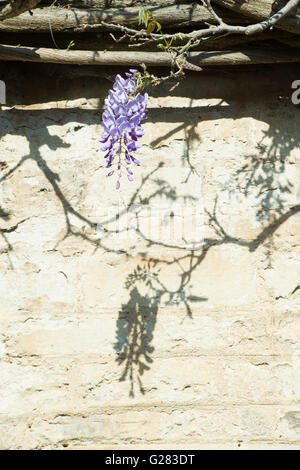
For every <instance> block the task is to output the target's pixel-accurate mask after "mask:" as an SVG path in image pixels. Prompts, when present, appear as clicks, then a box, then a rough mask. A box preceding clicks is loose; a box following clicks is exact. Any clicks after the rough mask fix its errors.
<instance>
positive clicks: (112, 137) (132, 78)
mask: <svg viewBox="0 0 300 470" xmlns="http://www.w3.org/2000/svg"><path fill="white" fill-rule="evenodd" d="M138 75H139V74H138V72H137V71H136V70H133V69H130V70H129V72H128V73H126V76H127V79H124V78H123V77H121V75H117V76H116V79H115V82H114V85H113V89H112V90H110V92H109V94H108V97H107V98H106V99H105V101H104V103H105V108H104V112H103V115H102V129H103V132H102V136H101V138H100V142H101V143H102V144H104V145H103V146H102V147H101V150H102V151H103V152H106V155H105V156H104V158H105V160H106V165H105V168H110V171H109V173H108V174H107V176H112V175H113V174H115V173H116V174H117V182H116V189H119V188H120V178H121V177H122V174H123V173H122V170H123V169H125V170H124V171H126V175H127V178H128V180H129V181H133V171H132V165H131V164H132V163H133V164H135V165H139V164H140V162H139V160H137V159H136V158H135V157H134V156H133V155H132V154H133V152H135V151H136V150H137V149H139V148H140V147H142V144H141V143H139V142H137V140H138V139H140V138H141V137H142V136H143V135H144V131H143V129H142V127H141V121H142V120H143V119H147V114H146V113H147V100H148V95H147V93H145V94H143V95H142V94H141V93H139V91H138V86H137V80H136V77H138Z"/></svg>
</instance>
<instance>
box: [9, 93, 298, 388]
mask: <svg viewBox="0 0 300 470" xmlns="http://www.w3.org/2000/svg"><path fill="white" fill-rule="evenodd" d="M209 92H211V94H212V92H213V85H210V86H209V88H208V91H207V93H209ZM176 93H178V94H180V90H177V91H176ZM196 93H197V90H196V91H195V88H193V89H192V90H191V94H193V95H195V94H196ZM219 93H220V90H219ZM201 94H202V95H203V94H205V90H203V88H201ZM227 94H228V92H227ZM196 98H198V97H197V96H193V97H192V98H190V100H189V105H188V106H185V107H183V108H172V107H169V108H167V109H166V110H165V111H164V118H163V119H165V121H166V122H177V121H178V126H177V127H176V128H175V130H171V131H168V134H167V135H160V136H159V137H158V138H156V139H154V140H153V141H152V142H151V143H150V147H152V148H153V149H154V150H155V149H156V148H159V146H160V145H162V144H164V143H165V141H166V139H169V138H170V137H172V135H173V134H172V133H174V134H175V132H177V131H178V130H179V128H180V129H183V130H184V148H183V151H182V155H180V156H179V159H180V164H182V168H184V169H185V171H181V175H180V178H181V180H180V181H179V180H178V182H176V184H173V182H172V181H171V180H170V179H168V178H169V173H168V172H167V171H164V165H163V162H161V163H160V164H158V165H157V167H155V168H154V169H151V170H150V171H149V170H147V168H143V169H142V171H143V177H142V181H141V184H140V185H139V186H138V187H137V188H136V189H135V191H134V193H133V195H132V197H131V198H130V201H129V203H128V205H127V207H125V208H124V209H123V210H116V211H115V212H113V211H111V216H110V217H109V218H107V219H106V220H105V219H101V220H98V219H97V218H96V217H89V216H87V215H86V214H84V213H82V212H80V210H78V209H77V207H76V206H75V204H74V203H73V202H72V201H71V198H68V197H67V196H66V195H65V193H64V191H63V189H62V181H61V175H60V174H59V173H58V172H57V171H56V169H55V168H52V164H51V162H48V161H47V159H46V158H45V157H44V156H43V154H42V151H41V147H42V145H47V146H48V148H49V149H51V150H55V151H56V152H59V150H60V149H62V148H67V147H70V146H71V144H70V143H67V142H65V141H64V140H63V139H62V138H61V137H59V136H56V135H51V134H50V133H49V130H48V127H47V126H48V125H49V122H50V121H52V122H53V121H54V122H55V123H60V124H67V123H69V122H72V121H74V109H70V110H55V109H54V110H53V109H51V110H38V111H32V110H31V111H30V113H31V119H33V121H32V122H34V119H36V121H37V122H38V125H36V127H39V126H40V127H39V138H37V136H36V130H35V128H34V127H33V128H30V127H28V123H27V120H26V112H27V111H22V110H11V111H10V112H9V118H7V114H6V115H5V116H6V117H5V119H6V122H7V126H6V127H5V126H3V127H2V128H1V129H0V136H1V137H2V136H4V135H6V134H11V135H19V136H20V135H21V136H24V137H25V138H26V140H27V141H28V144H29V150H28V153H26V155H24V156H22V157H21V158H20V160H19V161H18V162H17V163H14V164H10V161H9V155H5V154H3V155H2V156H1V162H0V172H1V173H0V182H1V184H3V183H4V182H9V180H10V177H11V176H12V175H13V174H14V173H15V172H16V171H17V170H18V169H20V168H21V167H22V166H23V165H26V163H27V162H28V161H31V162H34V163H35V164H36V166H37V168H38V171H39V172H41V174H42V175H43V176H44V178H45V182H47V184H48V185H49V188H50V190H51V191H52V192H53V197H54V198H56V199H57V201H58V202H59V204H60V210H61V212H62V213H63V214H64V217H65V232H64V234H63V235H62V240H61V241H63V240H65V239H66V238H67V237H77V238H78V239H79V240H80V241H84V242H88V243H91V244H92V245H93V246H94V248H95V250H99V249H100V250H102V251H103V252H106V253H117V254H120V253H122V254H124V255H126V256H128V257H132V253H131V252H130V250H129V249H128V246H127V245H126V244H124V245H123V246H119V247H116V244H115V241H114V240H115V239H114V240H112V238H113V236H114V235H116V234H117V235H118V236H119V235H121V234H120V231H119V229H112V228H108V227H109V226H110V224H111V222H112V221H113V220H115V221H116V220H118V221H119V220H122V218H125V217H127V215H128V213H129V212H130V213H131V215H132V216H133V219H134V220H135V222H136V223H135V225H134V227H131V230H132V231H133V232H134V234H135V236H136V237H137V240H138V241H139V242H140V241H141V240H142V241H143V243H144V245H143V253H142V255H141V257H142V258H143V263H140V264H137V265H136V267H135V268H134V269H133V271H132V272H131V273H130V274H129V275H127V278H126V281H125V288H126V289H127V292H128V300H127V302H125V303H123V304H122V306H121V308H120V311H119V315H118V320H117V325H116V340H115V344H114V350H115V353H116V361H117V363H118V364H119V366H120V380H121V381H125V380H128V381H129V384H130V395H131V396H134V393H135V385H137V386H138V389H139V391H140V392H141V393H145V387H143V383H142V378H143V375H144V374H145V373H146V372H147V371H148V370H149V369H150V367H151V364H152V362H153V360H154V359H153V358H154V341H153V339H154V332H155V328H156V325H157V315H158V311H159V308H160V307H161V306H165V305H171V306H172V305H176V306H183V307H184V309H185V311H186V314H187V315H188V316H189V317H192V314H193V308H194V305H201V302H205V301H207V300H208V298H207V295H206V293H205V292H202V291H200V288H199V289H198V291H199V293H198V294H199V295H193V293H192V292H191V291H190V284H191V282H192V280H193V276H194V273H195V272H196V270H197V269H198V268H199V266H200V265H201V264H202V262H203V261H204V259H205V258H206V256H207V253H208V252H209V251H210V250H211V248H212V247H215V246H221V245H227V244H231V245H237V246H241V247H244V248H245V249H247V250H249V251H250V252H254V251H255V250H256V249H257V248H258V247H259V246H261V245H262V244H264V246H265V244H268V243H269V248H268V249H269V250H271V248H272V247H271V245H270V241H271V239H272V236H273V234H274V233H275V232H276V230H277V229H278V228H279V227H280V226H281V224H283V223H284V222H285V221H286V220H288V219H289V218H290V217H291V216H293V215H294V214H296V213H297V212H299V210H300V206H299V204H295V205H287V203H286V199H285V197H286V196H288V195H289V194H291V192H292V191H294V190H295V188H294V187H293V182H292V181H290V179H289V177H288V176H287V175H286V168H287V160H288V158H289V157H290V155H291V152H292V151H293V150H294V149H297V148H299V145H300V137H299V133H298V131H297V129H290V127H289V126H290V124H289V123H288V122H287V121H286V122H285V121H284V120H282V119H278V116H276V115H275V114H274V113H272V112H269V113H268V114H262V112H261V110H260V108H258V107H255V106H252V107H250V106H245V103H246V104H247V102H246V101H244V105H243V106H242V105H240V104H239V103H238V104H237V102H238V97H237V96H233V95H232V96H231V98H232V101H235V102H234V103H233V104H232V103H231V101H230V97H228V96H227V97H226V98H227V99H228V106H221V105H220V103H219V104H218V105H216V106H208V105H205V106H194V99H196ZM259 99H261V96H260V97H259ZM274 99H275V98H274ZM258 101H259V100H258ZM275 101H276V100H275ZM277 104H278V103H277ZM278 106H283V108H281V109H284V103H283V104H281V105H280V103H279V104H278ZM287 106H288V104H287ZM161 113H162V110H161V108H154V109H151V110H150V113H149V122H152V123H156V122H162V117H161ZM41 114H42V116H44V117H45V118H44V120H42V121H41ZM233 115H234V118H235V119H236V120H239V119H242V118H243V117H249V116H250V115H251V117H252V118H253V119H256V120H258V121H264V122H266V123H267V124H268V129H267V130H265V131H263V136H262V139H261V140H260V142H259V143H258V144H257V149H256V151H255V152H249V155H244V156H243V158H242V159H241V161H240V162H239V166H238V168H235V169H234V170H232V171H231V172H230V177H229V179H228V180H227V181H226V182H225V183H224V184H223V186H222V187H219V188H218V190H217V191H216V194H215V195H212V197H211V201H209V202H210V206H211V207H203V216H204V217H205V219H204V220H203V221H202V224H203V226H206V227H208V228H209V235H205V236H204V237H202V238H201V239H200V240H198V241H199V243H196V244H195V245H193V246H190V245H189V244H187V243H184V239H182V240H180V243H179V242H176V243H170V242H166V241H165V240H164V239H161V238H157V237H154V236H153V235H152V234H151V233H150V234H149V233H148V232H147V231H146V230H145V227H144V225H143V224H142V223H141V221H142V217H143V214H142V212H141V211H142V210H143V207H148V206H151V204H152V202H156V203H157V205H158V206H160V205H161V204H162V203H166V204H167V205H169V206H170V207H171V205H172V203H174V202H177V203H178V204H179V205H181V206H184V204H187V205H190V206H193V205H195V206H196V203H197V198H196V196H195V194H192V192H189V191H182V192H181V193H180V191H179V187H184V188H187V187H188V186H185V185H183V186H182V183H189V184H190V185H191V186H190V187H196V189H197V185H198V184H199V185H200V183H199V181H200V180H201V174H200V172H199V165H196V164H195V160H193V155H192V150H191V147H193V146H197V145H198V144H200V143H201V142H203V136H199V134H198V131H197V125H198V123H199V121H201V120H204V119H205V120H206V121H210V120H211V121H218V119H226V118H228V119H231V118H232V116H233ZM33 116H34V117H33ZM76 121H78V122H79V125H81V127H88V126H89V125H93V124H96V123H97V124H98V123H99V113H98V111H97V110H96V111H95V110H92V111H91V110H80V112H78V113H76ZM41 122H42V126H44V127H41ZM215 157H219V158H221V157H222V156H218V155H216V156H215ZM99 158H102V155H99ZM201 158H205V155H204V156H203V157H202V156H201ZM191 178H196V179H195V180H194V181H192V180H191ZM195 181H197V182H195ZM150 183H151V189H149V187H148V185H149V184H150ZM179 183H180V184H179ZM112 191H113V189H112ZM224 193H227V194H228V195H229V197H235V196H236V195H237V194H239V195H241V196H243V197H244V198H245V199H248V198H250V197H252V198H254V199H255V208H256V209H255V210H256V213H255V216H256V219H257V222H259V224H260V225H259V226H260V227H261V229H260V232H259V233H258V235H256V236H255V237H254V238H252V239H249V238H246V237H241V236H239V235H236V234H233V233H232V231H231V227H230V223H229V224H228V223H227V224H226V226H225V224H224V220H223V219H222V210H220V208H221V209H222V207H220V204H222V196H223V194H224ZM220 201H221V202H220ZM13 211H14V208H13V207H11V206H10V207H6V205H5V203H3V201H1V200H0V222H1V223H2V224H3V225H2V226H1V227H0V233H1V237H2V238H3V240H4V241H5V243H6V252H7V253H8V254H9V253H10V252H11V251H12V250H13V246H12V244H11V243H10V241H9V233H10V232H11V231H13V230H14V227H16V226H17V224H18V220H16V221H14V220H13V221H12V222H11V220H12V219H13V217H14V213H13ZM172 214H173V213H172V210H168V211H167V212H166V214H164V216H165V217H166V220H168V223H170V224H171V223H172V222H171V221H172V217H174V214H173V215H172ZM175 216H176V213H175ZM74 219H76V220H77V221H80V222H81V223H82V224H84V226H85V228H86V227H87V228H88V230H83V229H81V228H78V226H79V225H80V224H78V225H76V224H74V223H73V222H72V221H74ZM229 222H230V220H229ZM4 224H5V225H4ZM97 227H98V228H99V227H102V228H103V231H102V232H101V236H100V235H99V230H98V231H97V230H96V228H97ZM196 241H197V240H196ZM154 247H160V248H161V249H164V250H165V251H166V252H167V253H168V255H169V256H168V258H166V257H164V258H163V257H162V256H161V254H158V255H157V256H156V255H155V251H153V248H154ZM54 248H55V249H58V248H59V243H58V244H57V246H55V247H54ZM160 253H161V252H160ZM11 268H13V266H12V264H11ZM160 268H172V269H173V272H174V270H175V272H176V279H177V285H176V286H174V285H173V286H171V287H170V286H169V285H167V284H166V283H165V277H164V276H162V275H161V272H160Z"/></svg>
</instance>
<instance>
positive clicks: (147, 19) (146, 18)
mask: <svg viewBox="0 0 300 470" xmlns="http://www.w3.org/2000/svg"><path fill="white" fill-rule="evenodd" d="M148 21H149V11H146V13H145V16H144V24H145V26H146V28H147V26H148Z"/></svg>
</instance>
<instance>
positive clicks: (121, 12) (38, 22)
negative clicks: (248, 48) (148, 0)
mask: <svg viewBox="0 0 300 470" xmlns="http://www.w3.org/2000/svg"><path fill="white" fill-rule="evenodd" d="M149 10H150V11H153V14H155V17H156V19H157V21H159V22H160V23H161V25H162V26H163V27H164V28H167V29H178V28H181V27H187V26H189V27H192V26H194V25H204V24H205V23H214V24H215V22H216V20H215V19H214V18H213V17H212V15H211V14H210V13H209V11H208V10H207V9H206V8H204V7H203V6H200V5H195V4H188V5H177V6H166V7H159V8H155V7H152V8H151V7H149ZM138 11H139V8H135V7H132V8H131V7H129V8H124V9H114V8H109V9H104V10H79V9H68V8H54V7H52V8H48V7H45V8H36V9H35V10H33V12H32V14H30V13H29V12H26V13H23V14H22V15H19V16H17V17H16V18H13V19H10V20H5V21H2V22H0V32H1V31H3V32H7V33H20V32H24V33H45V32H49V31H50V27H51V29H52V31H53V32H54V33H57V32H67V33H74V32H76V33H80V32H85V25H97V24H98V27H97V28H95V29H94V32H96V31H105V27H103V26H102V25H100V24H99V23H100V22H101V21H106V22H110V23H114V24H116V23H118V24H122V25H126V26H128V27H130V26H132V27H136V26H138ZM224 20H225V21H226V22H228V23H233V22H237V21H239V20H240V21H241V24H242V23H243V22H244V24H245V21H246V24H249V21H248V20H247V19H246V20H245V19H244V21H243V19H239V17H238V15H235V14H234V13H233V14H232V13H229V15H228V14H227V15H226V17H225V18H224Z"/></svg>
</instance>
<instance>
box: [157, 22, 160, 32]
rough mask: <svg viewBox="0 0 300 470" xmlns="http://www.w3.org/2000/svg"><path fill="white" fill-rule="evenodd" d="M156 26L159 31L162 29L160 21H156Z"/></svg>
mask: <svg viewBox="0 0 300 470" xmlns="http://www.w3.org/2000/svg"><path fill="white" fill-rule="evenodd" d="M156 28H157V32H159V31H160V30H161V24H160V23H159V22H158V21H156Z"/></svg>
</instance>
